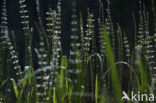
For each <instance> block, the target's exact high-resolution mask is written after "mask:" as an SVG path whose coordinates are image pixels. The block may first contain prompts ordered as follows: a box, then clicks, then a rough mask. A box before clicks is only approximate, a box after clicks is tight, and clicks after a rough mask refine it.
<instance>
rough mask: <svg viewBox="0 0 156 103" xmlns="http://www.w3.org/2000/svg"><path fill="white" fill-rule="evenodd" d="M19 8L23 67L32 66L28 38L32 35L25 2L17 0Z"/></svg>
mask: <svg viewBox="0 0 156 103" xmlns="http://www.w3.org/2000/svg"><path fill="white" fill-rule="evenodd" d="M19 6H20V7H19V8H20V11H19V13H20V14H21V15H20V17H21V24H22V25H23V28H22V29H23V31H24V38H25V65H28V66H30V65H32V64H31V63H30V60H31V54H30V53H31V52H30V51H31V43H30V42H29V41H30V38H31V37H32V35H31V34H32V33H31V30H30V26H29V15H28V10H27V9H26V7H27V5H26V3H25V0H19Z"/></svg>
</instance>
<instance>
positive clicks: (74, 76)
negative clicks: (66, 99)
mask: <svg viewBox="0 0 156 103" xmlns="http://www.w3.org/2000/svg"><path fill="white" fill-rule="evenodd" d="M72 7H73V9H72V21H71V27H72V28H71V33H72V34H71V36H70V38H71V43H70V47H71V49H70V57H69V66H70V67H69V69H68V73H69V79H68V80H69V82H70V83H71V84H73V85H74V87H76V88H77V87H78V85H77V84H78V82H79V81H78V75H79V74H80V73H81V68H78V65H79V64H80V62H81V61H80V51H79V49H80V41H79V37H80V35H78V22H77V14H76V2H75V0H74V1H73V3H72ZM76 85H77V86H76Z"/></svg>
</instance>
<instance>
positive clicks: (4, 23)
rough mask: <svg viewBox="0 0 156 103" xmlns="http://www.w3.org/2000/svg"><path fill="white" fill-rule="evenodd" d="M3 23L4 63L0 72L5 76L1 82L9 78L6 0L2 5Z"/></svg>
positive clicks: (0, 39)
mask: <svg viewBox="0 0 156 103" xmlns="http://www.w3.org/2000/svg"><path fill="white" fill-rule="evenodd" d="M2 4H3V5H2V17H1V19H2V23H1V24H0V34H1V35H0V47H1V49H0V58H1V59H2V62H1V64H0V66H1V69H2V70H0V71H1V72H2V74H3V76H1V77H0V79H1V80H5V79H6V78H7V77H6V76H7V72H8V70H7V71H6V69H5V68H6V67H7V37H6V30H7V29H8V27H7V25H8V22H7V10H6V0H4V1H3V3H2Z"/></svg>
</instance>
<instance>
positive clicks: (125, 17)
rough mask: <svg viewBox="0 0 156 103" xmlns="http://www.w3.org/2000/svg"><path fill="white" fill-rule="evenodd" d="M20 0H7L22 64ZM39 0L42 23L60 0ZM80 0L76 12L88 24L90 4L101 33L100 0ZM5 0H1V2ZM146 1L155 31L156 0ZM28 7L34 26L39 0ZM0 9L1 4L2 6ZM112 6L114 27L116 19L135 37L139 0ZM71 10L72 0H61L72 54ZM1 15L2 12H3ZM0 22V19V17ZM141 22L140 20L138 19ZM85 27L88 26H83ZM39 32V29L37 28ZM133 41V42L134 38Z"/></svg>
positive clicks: (65, 47)
mask: <svg viewBox="0 0 156 103" xmlns="http://www.w3.org/2000/svg"><path fill="white" fill-rule="evenodd" d="M18 1H19V0H7V12H8V26H9V30H14V32H15V36H16V38H17V39H16V43H17V50H18V52H19V57H20V64H21V65H22V64H23V62H22V59H23V57H24V56H23V55H24V53H23V51H24V39H23V35H24V33H23V31H22V28H21V27H22V26H21V23H20V14H19V12H18V11H19V8H18V7H19V6H18V5H19V3H18ZM39 1H40V9H41V14H40V15H41V18H42V22H43V25H44V26H45V25H46V20H45V18H46V12H47V11H48V8H52V9H53V10H55V9H56V4H57V0H39ZM76 1H77V14H78V15H79V14H80V12H81V13H82V17H83V22H84V24H86V22H87V21H85V20H86V18H87V8H88V7H89V8H90V11H92V12H93V13H94V19H95V33H96V35H98V34H99V31H98V29H96V27H97V28H98V17H99V0H76ZM101 1H102V2H103V5H104V8H103V9H104V12H105V13H104V15H107V13H106V11H105V10H106V7H107V1H106V0H101ZM1 2H2V0H0V5H1V4H2V3H1ZM142 2H143V3H144V4H145V6H146V9H147V11H149V18H150V22H149V23H150V25H149V26H150V34H153V33H154V23H153V13H152V6H151V5H154V6H155V7H156V3H155V0H154V3H152V0H142ZM26 3H27V9H28V12H29V16H30V25H31V27H35V22H37V11H36V0H26ZM0 10H1V6H0ZM110 10H111V16H112V20H113V23H114V27H115V28H116V23H119V24H120V26H121V28H122V30H124V31H123V32H126V34H127V36H128V37H129V38H131V40H132V41H134V39H133V38H134V20H133V15H135V17H136V21H139V20H138V19H139V15H138V14H139V13H138V11H139V0H110ZM71 12H72V0H62V21H61V22H62V24H61V25H62V35H61V36H62V38H61V41H62V42H63V43H62V49H63V51H64V54H65V55H69V47H70V34H71V30H70V28H71V24H70V22H71ZM0 16H1V15H0ZM0 22H1V20H0ZM136 25H138V23H136ZM84 29H86V27H84ZM34 31H36V32H37V30H34ZM38 40H39V39H38V36H37V33H34V36H33V44H34V45H35V42H38ZM131 45H133V42H131Z"/></svg>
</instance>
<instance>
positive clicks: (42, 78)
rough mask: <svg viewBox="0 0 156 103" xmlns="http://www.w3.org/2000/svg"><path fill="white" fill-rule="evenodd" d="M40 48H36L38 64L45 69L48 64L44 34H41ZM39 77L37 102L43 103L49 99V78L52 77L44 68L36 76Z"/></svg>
mask: <svg viewBox="0 0 156 103" xmlns="http://www.w3.org/2000/svg"><path fill="white" fill-rule="evenodd" d="M39 47H40V48H39V50H36V52H37V54H38V59H39V60H38V64H39V67H40V68H42V69H44V67H45V66H47V64H48V63H47V53H46V52H45V43H44V40H43V35H40V43H39ZM36 79H37V81H38V82H37V85H36V87H37V88H38V90H37V94H36V95H37V96H38V98H37V103H43V102H46V101H48V100H49V98H48V97H47V96H48V93H47V90H48V80H49V79H50V76H49V73H48V71H46V70H43V71H42V72H41V73H40V74H39V75H37V76H36Z"/></svg>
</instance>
